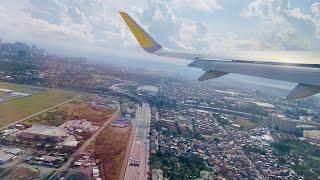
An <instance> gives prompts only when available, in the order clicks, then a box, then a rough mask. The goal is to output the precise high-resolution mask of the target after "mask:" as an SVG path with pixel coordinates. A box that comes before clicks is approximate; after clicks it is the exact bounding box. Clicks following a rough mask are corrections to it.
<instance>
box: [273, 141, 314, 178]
mask: <svg viewBox="0 0 320 180" xmlns="http://www.w3.org/2000/svg"><path fill="white" fill-rule="evenodd" d="M271 146H272V147H273V148H274V149H275V150H276V152H277V155H278V158H279V160H281V159H282V161H285V160H284V159H289V158H294V159H295V164H296V165H294V170H295V171H296V172H297V173H298V174H300V175H303V176H304V177H305V178H307V179H318V176H319V175H320V147H319V146H316V145H312V144H310V143H308V142H306V141H292V140H288V141H283V142H276V143H272V144H271ZM300 157H302V159H303V160H304V162H303V163H300V162H299V161H298V159H299V158H300ZM280 163H281V161H280Z"/></svg>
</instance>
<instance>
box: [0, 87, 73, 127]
mask: <svg viewBox="0 0 320 180" xmlns="http://www.w3.org/2000/svg"><path fill="white" fill-rule="evenodd" d="M6 85H8V86H6ZM0 88H7V89H14V90H19V91H23V92H28V88H30V87H27V86H19V85H15V84H3V83H0ZM76 96H77V95H76V94H72V93H68V92H65V91H61V90H55V89H49V90H45V91H42V92H38V93H37V94H34V95H32V96H27V97H23V98H19V99H14V100H10V101H7V102H4V103H0V127H3V126H6V125H9V124H11V123H13V122H16V121H18V120H20V119H23V118H25V117H28V116H30V115H32V114H35V113H37V112H40V111H43V110H45V109H48V108H51V107H53V106H55V105H57V104H60V103H63V102H65V101H67V100H69V99H72V98H74V97H76Z"/></svg>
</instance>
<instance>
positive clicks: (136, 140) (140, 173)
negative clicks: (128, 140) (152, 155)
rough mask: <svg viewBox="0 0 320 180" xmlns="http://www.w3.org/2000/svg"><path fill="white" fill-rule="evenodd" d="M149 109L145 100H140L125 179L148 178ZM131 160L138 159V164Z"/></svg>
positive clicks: (143, 179) (137, 179) (138, 179)
mask: <svg viewBox="0 0 320 180" xmlns="http://www.w3.org/2000/svg"><path fill="white" fill-rule="evenodd" d="M150 118H151V110H150V106H149V104H148V103H146V102H142V106H141V110H140V111H139V113H138V114H137V118H136V120H137V122H136V127H135V132H134V137H133V142H132V146H131V150H130V158H129V161H128V163H127V168H126V172H125V176H124V179H125V180H145V179H148V171H149V165H148V159H149V149H148V134H149V127H150ZM132 160H138V161H140V165H139V166H132V165H130V163H131V161H132Z"/></svg>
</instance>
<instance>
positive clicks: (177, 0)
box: [171, 0, 222, 12]
mask: <svg viewBox="0 0 320 180" xmlns="http://www.w3.org/2000/svg"><path fill="white" fill-rule="evenodd" d="M171 5H172V7H173V8H183V9H188V10H196V11H201V12H204V11H205V12H212V11H215V10H217V9H222V7H221V6H220V5H219V3H218V2H217V0H172V2H171Z"/></svg>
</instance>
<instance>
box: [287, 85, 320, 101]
mask: <svg viewBox="0 0 320 180" xmlns="http://www.w3.org/2000/svg"><path fill="white" fill-rule="evenodd" d="M319 92H320V86H311V85H305V84H298V85H297V86H296V87H295V88H294V89H293V90H292V91H291V92H290V94H289V95H288V97H287V99H288V100H295V99H301V98H304V97H308V96H312V95H314V94H317V93H319Z"/></svg>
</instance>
